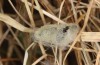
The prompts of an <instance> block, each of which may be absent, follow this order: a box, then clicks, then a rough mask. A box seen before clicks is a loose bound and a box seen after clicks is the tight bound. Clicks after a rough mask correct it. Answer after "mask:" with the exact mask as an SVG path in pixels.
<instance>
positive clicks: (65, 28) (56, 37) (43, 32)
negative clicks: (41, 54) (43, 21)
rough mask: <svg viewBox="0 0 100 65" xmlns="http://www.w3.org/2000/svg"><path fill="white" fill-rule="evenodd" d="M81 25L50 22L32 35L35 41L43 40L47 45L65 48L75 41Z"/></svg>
mask: <svg viewBox="0 0 100 65" xmlns="http://www.w3.org/2000/svg"><path fill="white" fill-rule="evenodd" d="M78 32H79V26H78V25H77V24H49V25H44V26H42V27H40V28H39V29H38V30H36V31H35V32H34V34H33V36H32V39H33V40H34V42H37V43H38V42H41V43H42V44H43V45H45V46H49V47H50V46H58V47H59V48H65V47H66V46H67V45H68V44H69V43H71V42H73V41H74V39H75V37H76V36H77V33H78Z"/></svg>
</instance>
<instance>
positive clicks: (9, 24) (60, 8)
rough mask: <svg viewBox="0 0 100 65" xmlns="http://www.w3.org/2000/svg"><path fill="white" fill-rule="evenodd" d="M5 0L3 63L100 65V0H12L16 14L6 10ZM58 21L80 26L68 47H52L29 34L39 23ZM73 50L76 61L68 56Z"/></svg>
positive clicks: (0, 10)
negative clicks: (46, 45)
mask: <svg viewBox="0 0 100 65" xmlns="http://www.w3.org/2000/svg"><path fill="white" fill-rule="evenodd" d="M4 2H5V1H4V0H0V65H10V64H9V63H11V64H12V65H17V63H16V61H19V62H21V63H23V65H36V64H39V65H100V1H99V0H87V1H85V0H84V1H83V0H53V1H52V0H29V1H28V0H16V1H15V2H16V5H15V4H14V3H13V2H12V0H8V3H9V4H10V6H11V7H12V10H14V12H15V13H14V14H13V13H9V12H5V11H4V5H5V4H4ZM6 10H7V11H9V9H6ZM55 23H57V24H67V25H68V23H76V24H77V25H79V26H80V31H79V33H78V35H77V37H76V39H75V40H74V41H73V42H72V43H71V44H70V45H68V49H67V50H66V51H62V50H61V49H58V48H57V47H51V48H50V50H48V48H47V47H44V46H43V45H42V44H41V42H39V43H38V44H36V43H34V42H32V40H31V37H30V35H29V34H30V33H33V32H34V31H35V30H36V29H37V27H40V26H43V25H46V24H55ZM5 40H7V41H8V42H5ZM6 45H7V46H6ZM5 46H6V47H5ZM23 52H25V56H24V55H23ZM71 52H74V57H75V58H76V59H74V61H76V64H74V61H69V59H68V57H69V56H70V55H71ZM3 54H5V55H3ZM12 56H16V57H12ZM23 56H24V59H23ZM70 59H73V57H72V58H70ZM70 62H71V63H70Z"/></svg>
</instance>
